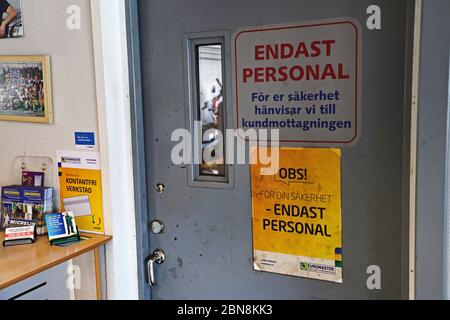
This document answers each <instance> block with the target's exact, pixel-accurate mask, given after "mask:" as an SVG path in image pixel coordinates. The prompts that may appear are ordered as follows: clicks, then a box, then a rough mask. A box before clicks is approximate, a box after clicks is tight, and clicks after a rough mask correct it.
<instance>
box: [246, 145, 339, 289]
mask: <svg viewBox="0 0 450 320" xmlns="http://www.w3.org/2000/svg"><path fill="white" fill-rule="evenodd" d="M259 150H260V149H258V150H255V151H254V152H253V153H252V157H253V160H254V161H252V163H256V164H253V165H252V167H251V176H252V204H253V205H252V208H253V247H254V268H255V270H258V271H267V272H274V273H280V274H287V275H292V276H299V277H307V278H314V279H321V280H327V281H333V282H340V283H341V282H342V236H341V151H340V150H339V149H319V148H314V149H305V148H298V149H294V148H282V149H280V151H279V165H278V170H276V172H277V173H276V174H275V175H263V174H262V172H263V171H262V170H261V169H263V168H264V167H265V166H264V165H262V164H260V162H259V161H257V160H256V159H257V158H255V157H257V154H258V153H259V152H258V151H259ZM269 153H270V151H269ZM264 154H267V153H264Z"/></svg>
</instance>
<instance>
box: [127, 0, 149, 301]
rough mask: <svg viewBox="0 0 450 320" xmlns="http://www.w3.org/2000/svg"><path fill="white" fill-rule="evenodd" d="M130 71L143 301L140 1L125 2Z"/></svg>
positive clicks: (145, 245)
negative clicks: (138, 2)
mask: <svg viewBox="0 0 450 320" xmlns="http://www.w3.org/2000/svg"><path fill="white" fill-rule="evenodd" d="M125 15H126V35H127V45H128V69H129V81H130V102H131V104H130V107H131V136H132V149H133V152H132V154H133V167H134V172H133V178H134V179H133V180H134V190H135V192H134V198H135V210H136V249H137V258H138V265H137V273H138V274H137V276H138V294H139V299H141V300H148V299H150V298H151V291H150V286H149V285H148V281H147V270H146V268H145V262H146V260H147V258H148V256H149V255H150V247H149V241H148V239H149V236H150V230H149V221H148V206H147V174H146V171H147V169H146V157H145V138H144V137H145V135H144V117H143V102H142V83H141V54H140V30H139V18H138V4H137V0H125Z"/></svg>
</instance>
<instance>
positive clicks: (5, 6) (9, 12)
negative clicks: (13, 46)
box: [0, 0, 17, 38]
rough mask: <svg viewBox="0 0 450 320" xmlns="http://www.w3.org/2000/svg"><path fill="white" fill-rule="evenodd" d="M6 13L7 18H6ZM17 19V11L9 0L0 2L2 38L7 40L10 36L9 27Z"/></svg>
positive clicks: (0, 34)
mask: <svg viewBox="0 0 450 320" xmlns="http://www.w3.org/2000/svg"><path fill="white" fill-rule="evenodd" d="M5 13H6V17H5V18H4V16H5ZM15 17H17V11H16V9H14V7H13V6H12V5H10V4H9V2H8V1H7V0H0V21H1V24H0V38H6V37H7V36H8V34H7V30H8V25H9V23H10V22H11V21H13V20H14V18H15ZM3 18H4V19H3Z"/></svg>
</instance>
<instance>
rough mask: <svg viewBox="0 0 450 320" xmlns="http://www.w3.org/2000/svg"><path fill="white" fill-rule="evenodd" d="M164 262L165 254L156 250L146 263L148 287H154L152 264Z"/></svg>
mask: <svg viewBox="0 0 450 320" xmlns="http://www.w3.org/2000/svg"><path fill="white" fill-rule="evenodd" d="M165 260H166V253H165V252H164V251H163V250H161V249H156V250H155V251H153V254H152V255H151V256H150V257H149V258H148V261H147V275H148V284H149V285H150V287H155V286H156V280H155V271H154V264H155V263H156V264H162V263H164V261H165Z"/></svg>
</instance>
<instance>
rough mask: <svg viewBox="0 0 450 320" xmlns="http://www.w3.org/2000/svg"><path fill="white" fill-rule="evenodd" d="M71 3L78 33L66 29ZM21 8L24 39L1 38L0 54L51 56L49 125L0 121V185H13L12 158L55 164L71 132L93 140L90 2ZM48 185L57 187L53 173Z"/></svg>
mask: <svg viewBox="0 0 450 320" xmlns="http://www.w3.org/2000/svg"><path fill="white" fill-rule="evenodd" d="M74 3H76V4H78V5H79V6H80V7H81V9H82V24H81V30H79V31H78V30H77V31H70V30H68V29H67V28H66V19H67V14H66V8H67V6H69V5H71V4H74ZM22 9H23V19H24V26H25V37H24V38H20V39H2V40H0V55H50V56H51V68H52V83H53V110H54V124H51V125H45V124H31V123H18V122H6V121H0V137H2V138H1V140H0V150H1V151H0V154H1V156H0V185H7V184H11V183H15V182H17V181H15V174H14V171H13V168H14V166H13V165H14V159H15V158H16V157H17V156H46V157H51V158H52V159H53V160H55V156H56V155H55V152H56V150H58V149H60V150H65V149H68V150H72V149H74V132H75V131H91V132H95V133H96V136H97V138H98V129H97V128H98V124H97V109H96V92H95V74H94V72H93V70H94V59H93V56H94V53H93V46H92V29H91V18H90V1H89V0H75V1H74V0H39V1H36V0H22ZM97 150H98V149H97ZM52 181H53V185H54V186H57V173H56V169H55V170H54V171H53V177H52ZM57 202H58V201H57Z"/></svg>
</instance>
